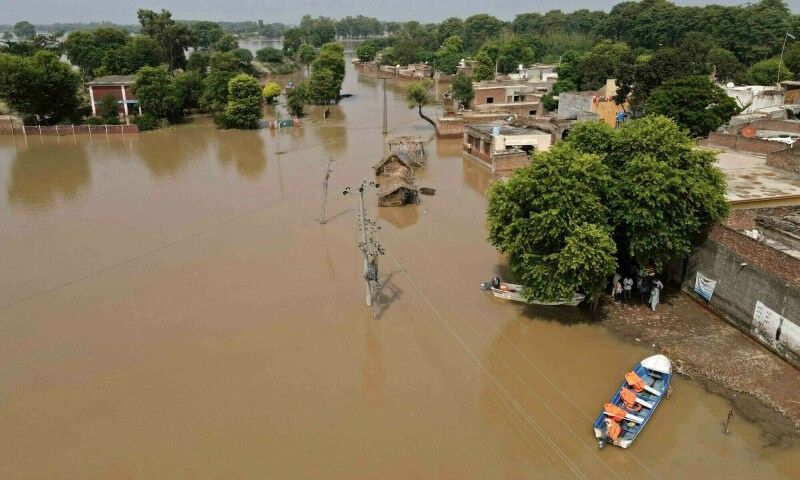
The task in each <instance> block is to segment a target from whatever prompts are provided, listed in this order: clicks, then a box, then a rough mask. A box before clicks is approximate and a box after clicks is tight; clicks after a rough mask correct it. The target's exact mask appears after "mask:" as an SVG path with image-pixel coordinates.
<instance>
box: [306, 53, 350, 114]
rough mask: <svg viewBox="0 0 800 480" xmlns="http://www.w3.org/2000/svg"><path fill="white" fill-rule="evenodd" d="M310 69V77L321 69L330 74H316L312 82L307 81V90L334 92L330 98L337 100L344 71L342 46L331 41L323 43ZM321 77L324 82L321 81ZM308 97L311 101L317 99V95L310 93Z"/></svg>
mask: <svg viewBox="0 0 800 480" xmlns="http://www.w3.org/2000/svg"><path fill="white" fill-rule="evenodd" d="M311 70H312V72H313V73H312V77H314V73H317V72H320V71H323V70H326V71H328V72H330V75H327V74H325V75H321V74H320V75H317V76H316V77H315V81H314V82H309V92H311V91H314V92H322V91H325V92H331V93H333V92H335V96H334V97H332V98H331V100H334V101H338V100H339V93H340V91H341V89H342V83H343V82H344V73H345V64H344V47H342V44H341V43H337V42H331V43H326V44H325V45H323V46H322V47H321V48H320V49H319V53H318V54H317V58H316V59H315V60H314V62H313V63H312V64H311ZM323 79H324V82H322V81H323ZM320 82H322V83H320ZM312 83H315V85H312ZM323 84H324V87H323ZM309 99H310V100H311V101H317V100H319V98H318V97H316V96H313V95H311V93H309Z"/></svg>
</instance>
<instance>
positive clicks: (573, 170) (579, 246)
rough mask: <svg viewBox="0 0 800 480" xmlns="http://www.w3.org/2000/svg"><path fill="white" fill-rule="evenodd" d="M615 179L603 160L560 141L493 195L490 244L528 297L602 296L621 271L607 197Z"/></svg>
mask: <svg viewBox="0 0 800 480" xmlns="http://www.w3.org/2000/svg"><path fill="white" fill-rule="evenodd" d="M610 185H611V177H610V175H609V172H608V168H607V167H606V166H605V165H603V162H602V160H601V158H600V157H599V156H597V155H592V154H587V153H582V152H579V151H577V150H576V149H575V148H574V147H572V146H571V145H570V144H568V143H558V144H556V145H555V146H554V147H553V148H552V149H550V151H548V152H543V153H537V154H535V155H534V156H533V159H532V162H531V164H530V165H529V166H527V167H525V168H522V169H520V170H518V171H517V172H516V173H515V174H514V175H513V176H512V177H511V178H510V179H509V180H508V181H507V182H497V183H494V184H493V185H492V187H491V188H490V190H489V207H488V220H489V241H490V242H491V243H492V245H494V246H495V247H496V248H497V249H498V250H500V251H501V252H503V253H505V254H506V255H507V256H508V260H509V264H510V265H511V268H512V270H513V272H514V274H515V275H516V276H517V277H518V278H519V279H520V281H521V282H522V283H523V284H524V285H526V287H527V288H526V289H524V290H523V292H522V293H523V295H525V296H526V297H527V298H529V299H533V298H536V299H540V300H556V299H561V298H571V296H572V294H573V293H574V292H576V291H582V292H587V293H589V294H597V292H599V291H600V290H601V289H602V287H603V284H604V282H605V281H606V279H607V278H608V277H609V276H611V275H612V274H613V273H614V270H615V268H616V258H615V254H616V245H615V243H614V241H613V239H612V233H613V230H612V228H611V226H610V225H609V222H608V219H609V211H608V208H607V207H606V206H605V203H604V199H605V198H606V197H607V195H608V189H609V187H610Z"/></svg>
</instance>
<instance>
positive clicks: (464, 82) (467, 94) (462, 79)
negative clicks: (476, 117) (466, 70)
mask: <svg viewBox="0 0 800 480" xmlns="http://www.w3.org/2000/svg"><path fill="white" fill-rule="evenodd" d="M452 92H453V100H455V101H456V102H458V103H459V104H460V105H461V106H463V107H464V108H469V106H470V104H471V103H472V100H473V99H474V98H475V90H473V88H472V78H470V77H468V76H467V75H462V74H458V75H456V78H454V79H453V87H452Z"/></svg>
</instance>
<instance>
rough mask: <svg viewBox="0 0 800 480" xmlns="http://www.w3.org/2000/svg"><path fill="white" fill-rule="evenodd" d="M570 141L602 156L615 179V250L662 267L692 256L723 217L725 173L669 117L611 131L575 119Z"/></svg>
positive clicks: (634, 122)
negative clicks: (677, 259)
mask: <svg viewBox="0 0 800 480" xmlns="http://www.w3.org/2000/svg"><path fill="white" fill-rule="evenodd" d="M568 141H569V143H571V144H573V145H574V146H575V148H576V149H578V150H580V151H583V152H586V153H594V154H597V155H600V156H601V158H602V159H603V162H604V163H605V164H606V165H607V166H608V168H609V171H610V172H611V174H612V177H613V186H612V188H611V189H610V190H609V192H610V193H609V196H608V198H607V200H606V204H607V205H609V206H610V210H611V219H612V224H613V226H614V231H615V239H616V241H617V246H618V250H619V251H620V252H622V253H624V254H626V255H628V256H630V257H632V258H635V259H636V260H638V261H639V263H640V264H642V265H645V264H647V263H650V262H653V263H654V264H655V265H656V266H658V267H662V266H664V265H666V264H667V263H668V262H669V261H671V260H673V259H676V258H685V257H687V256H688V255H690V254H691V252H692V249H693V247H694V246H696V245H698V244H699V243H700V242H701V241H702V239H703V237H704V235H705V233H706V232H707V230H708V229H709V228H710V227H711V226H712V225H713V224H714V223H716V222H719V221H721V220H723V219H724V218H725V217H726V216H727V214H728V209H729V206H728V202H727V201H726V200H725V177H724V176H723V174H722V172H721V171H720V170H719V169H718V168H717V167H716V166H715V165H714V162H715V156H716V154H715V153H714V152H712V151H710V150H702V149H698V148H697V147H696V145H695V143H694V141H692V139H691V138H690V137H689V136H688V134H687V133H686V131H685V130H684V129H682V128H681V127H680V126H678V125H677V124H676V123H675V122H674V121H673V120H671V119H669V118H667V117H664V116H660V115H651V116H646V117H644V118H641V119H638V120H632V121H629V122H625V124H623V126H622V127H621V128H619V129H617V130H614V129H612V128H611V127H609V126H607V125H603V124H601V123H600V122H585V123H583V124H578V125H577V126H576V127H575V128H573V129H572V130H571V131H570V136H569V140H568Z"/></svg>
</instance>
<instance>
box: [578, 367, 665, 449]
mask: <svg viewBox="0 0 800 480" xmlns="http://www.w3.org/2000/svg"><path fill="white" fill-rule="evenodd" d="M671 380H672V363H670V361H669V359H668V358H667V357H665V356H664V355H653V356H652V357H647V358H645V359H644V360H642V361H641V362H639V363H638V364H636V366H635V367H633V371H631V372H628V373H626V374H625V379H624V380H623V381H622V386H621V387H620V388H619V390H617V392H616V393H614V396H612V397H611V402H610V403H606V404H605V406H604V407H603V411H602V412H600V415H598V416H597V418H596V419H595V421H594V436H595V437H597V439H598V441H599V445H600V448H603V446H605V444H606V443H610V444H612V445H616V446H618V447H622V448H628V447H629V446H630V444H631V443H633V441H634V440H635V439H636V436H637V435H639V432H641V431H642V429H643V428H644V426H645V424H647V421H648V420H650V417H652V416H653V413H654V412H655V411H656V408H657V407H658V405H659V404H660V403H661V400H663V399H664V398H666V397H667V395H668V393H669V385H670V382H671Z"/></svg>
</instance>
